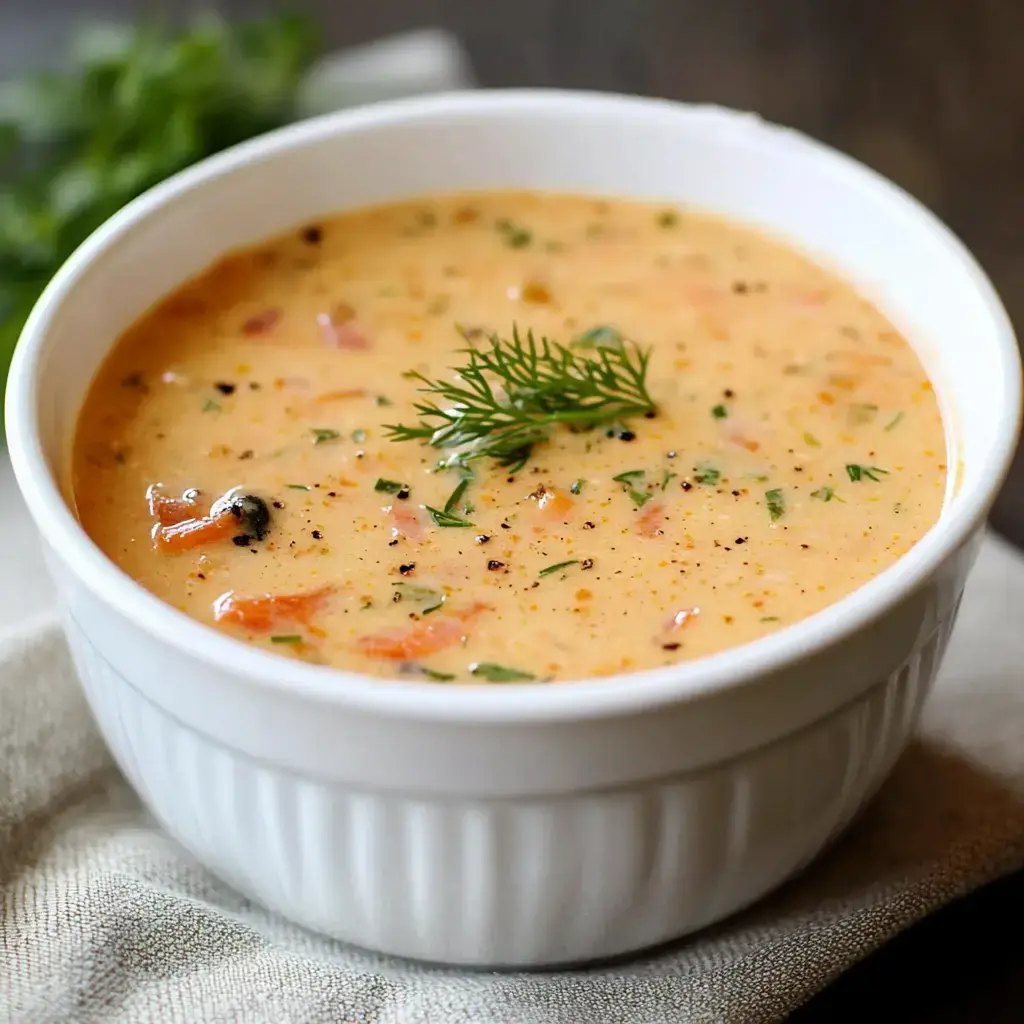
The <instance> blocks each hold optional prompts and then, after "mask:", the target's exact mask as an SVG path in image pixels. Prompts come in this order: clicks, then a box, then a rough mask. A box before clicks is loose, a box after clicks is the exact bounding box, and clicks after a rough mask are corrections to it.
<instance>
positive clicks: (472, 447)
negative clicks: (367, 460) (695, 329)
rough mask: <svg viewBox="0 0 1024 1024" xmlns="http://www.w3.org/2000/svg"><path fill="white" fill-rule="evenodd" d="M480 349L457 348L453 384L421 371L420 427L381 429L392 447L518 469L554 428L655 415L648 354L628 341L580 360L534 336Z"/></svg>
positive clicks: (452, 462)
mask: <svg viewBox="0 0 1024 1024" xmlns="http://www.w3.org/2000/svg"><path fill="white" fill-rule="evenodd" d="M488 340H489V343H488V345H486V346H481V347H480V348H464V349H459V350H458V351H459V353H460V354H463V355H465V356H466V362H465V363H464V365H462V366H455V367H452V369H453V370H454V371H455V372H456V373H457V374H458V377H457V379H456V380H455V381H453V382H448V381H436V380H430V379H429V378H427V377H425V376H423V375H422V374H420V373H410V374H409V376H410V377H413V378H415V379H417V380H419V381H421V382H422V384H423V387H422V388H420V390H421V391H422V392H424V393H425V394H428V395H431V396H436V398H437V399H438V400H440V401H443V402H444V403H446V407H442V406H440V405H438V404H437V401H435V400H433V399H428V400H425V401H422V402H417V403H416V405H415V409H416V412H417V414H418V415H419V418H420V419H419V423H417V424H416V425H415V426H403V425H401V424H388V425H386V426H385V429H386V430H387V431H388V436H389V437H390V438H391V440H393V441H422V442H423V443H424V444H427V445H429V446H431V447H433V448H444V449H453V451H452V454H451V455H449V456H447V457H446V458H445V459H443V460H442V462H441V464H442V465H443V466H464V465H466V464H467V463H468V462H470V461H471V460H473V459H478V458H491V459H495V460H497V461H498V463H499V464H500V465H502V466H506V467H515V469H519V468H520V467H521V466H522V465H523V463H524V462H525V461H526V460H527V459H528V458H529V457H530V453H531V451H532V450H533V446H534V445H536V444H539V443H540V442H542V441H547V440H548V439H549V438H550V436H551V431H552V429H553V428H554V427H555V426H557V425H562V426H568V427H571V428H574V429H577V430H586V429H590V428H592V427H598V426H601V425H603V424H607V423H616V422H621V421H622V420H624V419H626V418H627V417H630V416H640V415H643V414H644V413H652V412H654V411H655V405H654V401H653V400H652V399H651V396H650V395H649V394H648V392H647V370H648V367H649V365H650V360H651V353H650V350H649V349H642V348H639V347H638V346H637V345H634V344H632V343H624V344H623V345H622V346H621V347H607V348H597V349H593V350H591V351H590V352H588V353H586V354H580V353H577V352H574V351H572V350H571V349H569V348H567V347H566V346H565V345H560V344H558V342H556V341H551V340H549V339H548V338H541V339H540V340H539V341H538V340H536V339H535V338H534V336H533V332H532V331H529V332H527V334H526V336H525V338H524V337H522V336H521V335H520V333H519V331H518V329H516V328H513V329H512V338H511V340H509V339H507V338H501V337H499V336H498V335H496V334H492V335H490V337H489V339H488Z"/></svg>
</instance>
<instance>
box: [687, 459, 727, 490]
mask: <svg viewBox="0 0 1024 1024" xmlns="http://www.w3.org/2000/svg"><path fill="white" fill-rule="evenodd" d="M693 479H694V480H696V481H697V483H699V484H705V485H707V486H708V487H714V486H715V484H717V483H718V481H719V480H721V479H722V474H721V472H720V471H719V470H717V469H715V467H714V466H711V465H709V464H708V463H706V462H702V463H701V464H700V465H699V466H698V467H697V471H696V472H695V473H694V475H693Z"/></svg>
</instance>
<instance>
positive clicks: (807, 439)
mask: <svg viewBox="0 0 1024 1024" xmlns="http://www.w3.org/2000/svg"><path fill="white" fill-rule="evenodd" d="M804 444H805V445H807V446H808V447H809V448H820V447H821V442H820V441H819V440H818V439H817V438H816V437H815V436H814V435H813V434H812V433H811V432H810V431H805V432H804Z"/></svg>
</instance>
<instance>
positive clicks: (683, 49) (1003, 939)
mask: <svg viewBox="0 0 1024 1024" xmlns="http://www.w3.org/2000/svg"><path fill="white" fill-rule="evenodd" d="M210 6H214V7H216V8H218V9H219V10H221V11H223V12H224V13H226V14H231V15H239V16H253V15H257V14H259V13H262V12H265V11H267V10H270V9H272V8H275V7H277V8H280V7H283V6H292V7H296V6H298V7H303V8H306V9H311V10H312V11H314V12H315V13H317V14H318V15H319V17H320V19H321V21H322V22H323V23H324V25H325V26H326V29H327V39H328V44H329V45H330V46H331V47H332V48H333V47H337V46H343V45H349V44H353V43H359V42H365V41H370V40H372V39H374V38H376V37H378V36H381V35H385V34H388V33H393V32H399V31H404V30H407V29H410V28H415V27H421V26H441V27H443V28H447V29H449V30H451V31H452V32H454V33H455V34H456V35H458V37H459V38H460V39H461V40H462V42H463V44H464V45H465V47H466V48H467V49H468V51H469V54H470V57H471V60H472V63H473V67H474V70H475V73H476V76H477V78H478V80H479V82H480V84H482V85H485V86H522V85H531V86H558V87H570V88H586V89H605V90H614V91H621V92H633V93H642V94H647V95H654V96H665V97H669V98H673V99H681V100H688V101H692V102H693V101H695V102H702V101H704V102H708V101H709V102H715V103H722V104H726V105H729V106H735V107H741V108H746V109H751V110H756V111H758V112H759V113H760V114H762V115H763V116H765V117H767V118H769V119H771V120H775V121H780V122H783V123H785V124H790V125H794V126H796V127H798V128H801V129H803V130H804V131H807V132H809V133H810V134H812V135H815V136H817V137H818V138H821V139H823V140H825V141H826V142H829V143H832V144H833V145H835V146H838V147H839V148H841V149H843V150H845V151H847V152H849V153H851V154H853V155H854V156H856V157H858V158H859V159H861V160H863V161H864V162H866V163H868V164H870V165H872V166H874V167H875V168H877V169H878V170H880V171H882V172H883V173H884V174H887V175H888V176H889V177H891V178H893V179H894V180H895V181H897V182H898V183H899V184H901V185H903V186H904V187H905V188H907V189H908V190H909V191H911V192H913V193H914V194H915V195H916V196H917V197H918V198H919V199H921V200H923V201H924V202H925V203H927V204H928V205H929V206H931V207H932V208H933V209H934V210H936V211H937V212H938V213H939V214H940V215H941V216H942V217H943V218H944V219H946V220H947V222H948V223H949V224H950V225H951V226H952V227H953V228H954V230H955V231H957V232H958V233H959V234H960V235H961V237H962V238H963V239H964V240H965V241H966V242H967V244H968V245H969V246H970V247H971V248H972V249H973V251H974V252H975V254H976V255H977V256H978V258H979V259H980V260H981V262H982V264H983V265H984V266H985V268H986V269H987V270H988V272H989V274H990V275H991V276H992V278H993V280H994V281H995V284H996V287H997V288H998V289H999V291H1000V293H1001V294H1002V297H1003V300H1004V301H1005V303H1006V304H1007V306H1008V308H1009V310H1010V314H1011V316H1012V317H1013V318H1014V320H1015V322H1016V323H1018V324H1021V323H1024V288H1021V287H1020V285H1021V284H1022V283H1024V69H1022V70H1018V63H1019V62H1020V61H1021V57H1022V55H1024V45H1022V43H1024V0H491V2H488V0H369V2H352V0H349V2H346V0H320V2H311V3H306V4H301V5H296V4H292V5H286V4H272V3H263V2H252V0H221V2H219V3H213V4H210V3H195V2H190V0H179V2H161V0H0V77H2V76H3V75H5V74H6V73H8V72H11V71H15V70H21V69H23V68H25V67H27V66H30V65H33V64H39V63H46V62H52V61H53V60H54V59H56V58H57V57H58V55H59V52H60V47H59V44H60V42H61V40H62V39H63V38H64V37H65V36H66V34H67V32H68V30H69V29H70V27H71V26H72V25H73V23H74V22H75V21H76V20H80V19H81V18H83V17H88V16H90V15H92V16H96V15H101V16H108V17H109V16H113V17H138V16H139V15H141V14H145V13H149V14H153V13H157V12H159V13H166V14H170V15H171V16H172V17H181V16H183V15H185V14H187V13H189V12H191V11H196V10H202V9H208V8H209V7H210ZM965 342H966V339H965ZM993 521H994V524H995V526H996V527H997V529H999V530H1000V531H1001V532H1003V533H1004V534H1006V535H1007V536H1008V537H1010V538H1011V539H1012V540H1014V541H1015V542H1016V543H1018V544H1019V545H1021V546H1024V458H1021V457H1019V458H1018V461H1017V465H1016V466H1015V469H1014V472H1013V474H1012V475H1011V479H1010V481H1009V482H1008V484H1007V486H1006V488H1005V489H1004V492H1003V495H1002V497H1001V499H1000V501H999V503H998V505H997V507H996V510H995V513H994V515H993ZM1022 910H1024V882H1022V881H1021V880H1020V879H1018V878H1012V879H1009V880H1007V881H1004V882H1000V883H997V884H996V885H994V886H991V887H990V888H989V889H987V890H984V891H983V892H982V893H980V894H976V895H975V896H973V897H970V898H969V899H967V900H965V901H962V902H961V903H959V904H957V905H955V906H954V907H951V908H949V909H948V910H947V911H944V912H943V913H940V914H938V915H936V916H935V917H933V918H931V919H930V920H929V921H927V922H925V923H924V924H923V925H920V926H918V927H917V928H915V929H913V930H912V931H911V932H909V933H907V934H906V935H905V936H903V937H902V938H900V939H899V940H897V941H896V942H894V943H893V944H891V945H890V946H889V947H887V948H886V949H885V950H883V951H881V952H880V953H879V954H876V955H875V956H873V957H871V958H870V959H869V960H868V961H866V962H865V964H863V965H862V966H860V967H858V968H856V969H855V970H853V971H851V972H850V973H849V974H847V975H846V976H845V977H844V978H843V979H841V980H840V981H839V982H838V983H837V984H835V985H833V986H832V987H831V988H830V989H828V990H827V991H826V992H825V993H823V994H822V995H821V996H819V997H818V998H817V999H815V1000H814V1001H813V1002H812V1003H811V1004H809V1005H808V1006H807V1007H805V1009H804V1010H802V1011H800V1013H798V1014H797V1015H796V1016H795V1017H794V1018H793V1020H794V1021H796V1022H799V1024H817V1022H825V1021H827V1022H829V1024H843V1022H846V1021H858V1022H861V1021H864V1020H866V1019H869V1015H870V1016H871V1017H874V1018H875V1019H877V1020H880V1021H889V1020H893V1021H900V1022H905V1024H915V1022H918V1021H922V1022H923V1021H929V1022H939V1024H944V1022H958V1024H960V1022H974V1021H978V1022H985V1024H1000V1022H1004V1021H1005V1022H1011V1021H1012V1022H1015V1024H1022V1022H1024V929H1021V928H1020V927H1019V925H1018V921H1019V920H1020V918H1021V912H1022ZM883 992H884V995H883ZM581 1024H589V1022H581ZM595 1024H597V1022H595Z"/></svg>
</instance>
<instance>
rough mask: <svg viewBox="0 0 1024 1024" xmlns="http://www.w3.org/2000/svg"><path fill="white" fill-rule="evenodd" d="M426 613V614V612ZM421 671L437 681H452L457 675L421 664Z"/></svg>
mask: <svg viewBox="0 0 1024 1024" xmlns="http://www.w3.org/2000/svg"><path fill="white" fill-rule="evenodd" d="M424 614H426V613H425V612H424ZM420 671H421V672H422V673H423V674H424V675H425V676H426V677H427V678H428V679H433V680H434V681H435V682H437V683H450V682H451V681H452V680H453V679H454V678H455V676H454V675H453V674H452V673H451V672H438V671H436V670H435V669H432V668H425V667H424V666H422V665H421V666H420Z"/></svg>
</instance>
